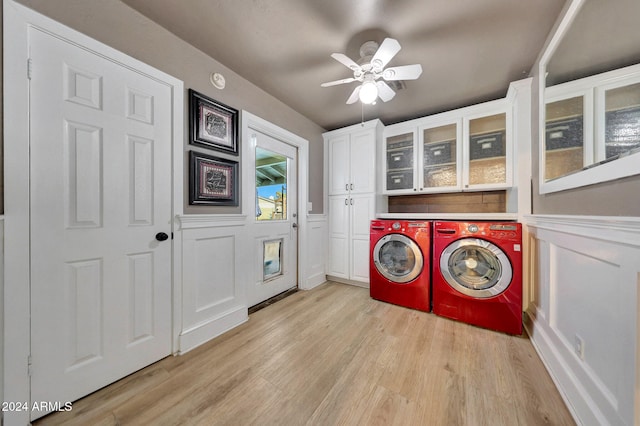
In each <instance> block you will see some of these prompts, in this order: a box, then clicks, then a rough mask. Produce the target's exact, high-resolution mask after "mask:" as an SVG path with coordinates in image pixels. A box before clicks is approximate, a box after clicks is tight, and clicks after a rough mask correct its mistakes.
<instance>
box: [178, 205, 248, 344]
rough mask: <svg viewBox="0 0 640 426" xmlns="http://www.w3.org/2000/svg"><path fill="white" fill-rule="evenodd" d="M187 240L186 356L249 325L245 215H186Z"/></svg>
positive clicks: (184, 239)
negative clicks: (244, 258)
mask: <svg viewBox="0 0 640 426" xmlns="http://www.w3.org/2000/svg"><path fill="white" fill-rule="evenodd" d="M180 229H181V233H180V234H181V235H182V286H183V290H182V328H181V330H182V331H181V333H180V353H184V352H186V351H188V350H191V349H193V348H195V347H196V346H199V345H201V344H203V343H205V342H207V341H209V340H211V339H213V338H214V337H216V336H219V335H220V334H222V333H224V332H225V331H228V330H230V329H232V328H233V327H236V326H238V325H240V324H242V323H243V322H245V321H247V319H248V314H247V303H246V297H245V288H244V287H245V286H244V284H245V283H246V282H247V280H248V279H249V276H248V274H247V269H249V268H247V267H246V262H243V261H242V259H243V256H245V255H246V253H248V252H249V251H248V250H249V247H247V244H248V243H247V242H248V240H249V238H248V235H246V234H247V231H246V217H245V216H244V215H185V216H181V217H180Z"/></svg>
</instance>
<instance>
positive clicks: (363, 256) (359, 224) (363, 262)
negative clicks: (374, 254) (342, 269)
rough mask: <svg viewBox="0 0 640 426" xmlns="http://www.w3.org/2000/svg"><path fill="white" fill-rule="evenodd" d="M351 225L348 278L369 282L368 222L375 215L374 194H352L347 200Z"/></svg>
mask: <svg viewBox="0 0 640 426" xmlns="http://www.w3.org/2000/svg"><path fill="white" fill-rule="evenodd" d="M349 209H350V212H349V216H350V225H351V229H350V231H351V238H350V242H351V243H350V247H349V250H350V254H351V263H350V265H349V266H350V271H349V276H350V277H349V278H350V279H351V280H354V281H360V282H363V283H368V282H369V239H370V236H369V233H370V222H371V219H373V218H374V215H375V196H374V195H371V194H366V195H353V196H352V197H351V200H350V202H349Z"/></svg>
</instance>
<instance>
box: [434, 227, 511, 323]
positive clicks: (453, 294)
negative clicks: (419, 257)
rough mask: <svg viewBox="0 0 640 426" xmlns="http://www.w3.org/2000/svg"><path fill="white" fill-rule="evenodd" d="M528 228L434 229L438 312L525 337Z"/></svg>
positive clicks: (436, 308) (435, 299)
mask: <svg viewBox="0 0 640 426" xmlns="http://www.w3.org/2000/svg"><path fill="white" fill-rule="evenodd" d="M521 248H522V225H521V224H519V223H515V222H488V223H469V222H434V223H433V276H432V280H433V281H432V284H433V288H432V297H433V312H434V313H435V314H436V315H440V316H443V317H447V318H452V319H455V320H459V321H464V322H466V323H468V324H473V325H477V326H479V327H484V328H488V329H491V330H496V331H501V332H504V333H509V334H515V335H519V334H522V251H521Z"/></svg>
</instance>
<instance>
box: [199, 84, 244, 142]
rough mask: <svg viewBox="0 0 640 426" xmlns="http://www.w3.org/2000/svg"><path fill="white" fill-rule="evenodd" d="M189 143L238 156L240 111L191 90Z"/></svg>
mask: <svg viewBox="0 0 640 426" xmlns="http://www.w3.org/2000/svg"><path fill="white" fill-rule="evenodd" d="M189 121H190V126H189V143H190V144H192V145H197V146H201V147H205V148H210V149H215V150H217V151H222V152H226V153H231V154H233V155H238V110H237V109H235V108H231V107H230V106H228V105H225V104H223V103H221V102H217V101H215V100H213V99H211V98H210V97H208V96H205V95H203V94H202V93H198V92H196V91H195V90H193V89H189Z"/></svg>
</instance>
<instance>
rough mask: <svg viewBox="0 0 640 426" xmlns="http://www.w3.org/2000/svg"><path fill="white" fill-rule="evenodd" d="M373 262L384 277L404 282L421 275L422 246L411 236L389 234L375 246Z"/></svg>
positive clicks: (422, 261) (422, 262)
mask: <svg viewBox="0 0 640 426" xmlns="http://www.w3.org/2000/svg"><path fill="white" fill-rule="evenodd" d="M373 263H374V265H376V269H377V270H378V272H380V274H382V276H383V277H385V278H386V279H388V280H389V281H393V282H395V283H399V284H403V283H408V282H409V281H412V280H414V279H416V278H417V277H418V276H419V275H420V273H421V272H422V267H423V266H424V259H423V257H422V252H421V251H420V247H418V245H417V244H416V243H415V241H413V240H412V239H411V238H409V237H406V236H404V235H400V234H389V235H385V236H384V237H382V238H380V239H379V240H378V242H377V243H376V245H375V247H374V248H373Z"/></svg>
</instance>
